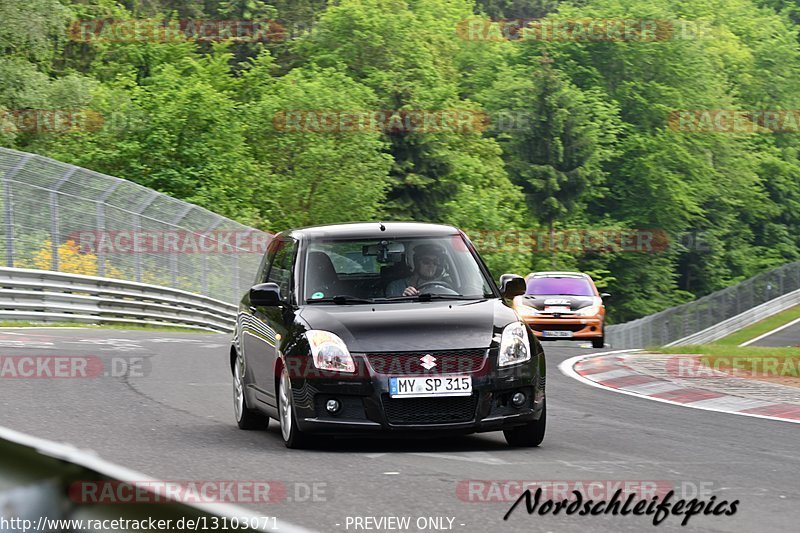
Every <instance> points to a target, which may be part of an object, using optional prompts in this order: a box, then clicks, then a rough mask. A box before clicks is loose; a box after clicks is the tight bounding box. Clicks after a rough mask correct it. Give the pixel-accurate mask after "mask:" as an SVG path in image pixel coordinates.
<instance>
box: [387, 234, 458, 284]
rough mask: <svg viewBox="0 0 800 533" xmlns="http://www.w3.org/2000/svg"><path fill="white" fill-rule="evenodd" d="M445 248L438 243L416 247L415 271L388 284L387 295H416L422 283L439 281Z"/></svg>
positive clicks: (442, 271)
mask: <svg viewBox="0 0 800 533" xmlns="http://www.w3.org/2000/svg"><path fill="white" fill-rule="evenodd" d="M445 253H446V252H445V250H444V248H443V247H441V246H439V245H438V244H419V245H417V246H415V247H414V271H413V272H412V273H411V275H410V276H409V277H407V278H400V279H396V280H394V281H393V282H391V283H389V285H387V286H386V296H387V297H393V296H401V295H402V296H414V295H417V294H419V289H418V288H417V287H419V286H420V285H424V284H426V283H431V282H434V281H439V280H441V279H442V274H443V273H444V268H443V265H444V257H445Z"/></svg>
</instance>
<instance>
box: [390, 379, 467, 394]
mask: <svg viewBox="0 0 800 533" xmlns="http://www.w3.org/2000/svg"><path fill="white" fill-rule="evenodd" d="M471 394H472V378H471V377H470V376H436V377H429V376H425V377H406V378H389V396H391V397H392V398H397V397H406V398H420V397H424V396H469V395H471Z"/></svg>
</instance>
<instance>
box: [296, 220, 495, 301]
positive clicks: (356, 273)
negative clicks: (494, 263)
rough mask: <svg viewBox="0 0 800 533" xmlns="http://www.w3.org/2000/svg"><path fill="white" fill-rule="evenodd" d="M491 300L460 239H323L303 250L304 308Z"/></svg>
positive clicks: (456, 237) (490, 292)
mask: <svg viewBox="0 0 800 533" xmlns="http://www.w3.org/2000/svg"><path fill="white" fill-rule="evenodd" d="M412 286H413V287H415V288H416V292H413V293H412V295H409V294H404V290H405V289H406V287H412ZM492 296H493V294H492V289H491V286H490V283H489V281H488V280H487V279H486V277H485V276H484V274H483V271H482V270H481V269H480V267H479V265H478V261H477V259H476V258H475V256H473V255H472V253H471V252H470V250H469V249H468V248H467V246H466V243H465V242H464V240H463V239H462V238H461V237H460V236H458V235H454V236H452V237H429V238H408V239H395V240H391V239H388V240H381V239H358V240H352V239H349V240H345V239H343V240H335V239H324V240H322V239H321V240H318V241H313V242H310V243H309V245H308V247H307V248H306V255H305V274H304V276H303V297H304V299H305V301H306V302H307V303H320V304H324V303H331V302H335V303H336V302H338V303H340V304H347V303H364V301H365V300H366V301H368V302H377V303H379V302H387V301H396V300H400V299H404V298H405V299H408V298H413V297H419V298H420V299H425V298H427V299H430V298H432V297H435V298H437V299H465V298H470V299H472V298H476V299H479V298H488V297H492ZM334 299H335V301H334Z"/></svg>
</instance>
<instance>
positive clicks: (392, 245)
mask: <svg viewBox="0 0 800 533" xmlns="http://www.w3.org/2000/svg"><path fill="white" fill-rule="evenodd" d="M405 251H406V247H405V246H404V245H403V243H401V242H388V241H381V242H380V243H379V244H368V245H366V246H363V247H362V248H361V254H362V255H364V256H370V255H374V256H376V259H377V261H378V263H396V262H397V261H398V260H399V259H400V256H401V254H403V253H404V252H405Z"/></svg>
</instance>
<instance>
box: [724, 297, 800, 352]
mask: <svg viewBox="0 0 800 533" xmlns="http://www.w3.org/2000/svg"><path fill="white" fill-rule="evenodd" d="M798 318H800V305H798V306H795V307H792V308H791V309H787V310H786V311H781V312H780V313H778V314H777V315H774V316H771V317H769V318H765V319H764V320H762V321H760V322H756V323H755V324H752V325H750V326H747V327H746V328H744V329H740V330H739V331H735V332H733V333H731V334H730V335H728V336H727V337H723V338H721V339H720V340H718V341H716V342H715V343H714V344H724V345H726V346H738V345H740V344H741V343H743V342H747V341H749V340H750V339H755V338H756V337H758V336H759V335H763V334H764V333H766V332H768V331H772V330H773V329H775V328H778V327H780V326H782V325H784V324H788V323H789V322H791V321H792V320H796V319H798Z"/></svg>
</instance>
